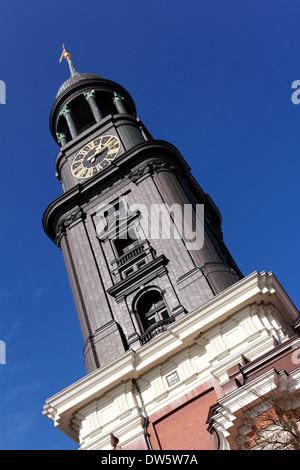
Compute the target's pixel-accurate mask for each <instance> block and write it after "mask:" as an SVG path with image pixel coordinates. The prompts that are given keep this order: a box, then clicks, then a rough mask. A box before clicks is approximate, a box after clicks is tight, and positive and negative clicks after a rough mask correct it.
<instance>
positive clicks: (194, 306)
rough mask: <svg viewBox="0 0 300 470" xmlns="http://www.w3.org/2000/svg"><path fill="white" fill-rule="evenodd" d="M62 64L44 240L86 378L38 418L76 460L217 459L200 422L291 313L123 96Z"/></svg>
mask: <svg viewBox="0 0 300 470" xmlns="http://www.w3.org/2000/svg"><path fill="white" fill-rule="evenodd" d="M62 57H65V59H66V60H67V62H68V64H69V68H70V74H71V76H70V78H68V79H67V80H66V81H65V82H64V83H63V84H62V86H61V87H60V89H59V90H58V92H57V95H56V98H55V101H54V104H53V107H52V110H51V113H50V129H51V133H52V136H53V138H54V140H55V141H56V143H57V145H58V146H59V147H60V149H59V153H58V155H57V157H56V163H55V165H56V176H57V178H58V180H59V181H60V183H61V185H62V189H63V193H62V195H60V196H59V197H57V199H55V200H54V201H53V202H52V203H50V204H49V206H48V207H47V209H46V211H45V213H44V216H43V227H44V230H45V232H46V234H47V235H48V237H49V238H50V239H51V240H52V241H53V242H54V243H55V244H56V245H57V246H58V248H59V249H60V250H61V252H62V255H63V258H64V261H65V265H66V269H67V272H68V277H69V281H70V285H71V289H72V293H73V296H74V301H75V306H76V310H77V314H78V318H79V322H80V326H81V330H82V335H83V356H84V363H85V367H86V371H87V376H86V377H84V378H83V379H81V380H79V381H78V382H76V384H73V385H72V386H70V387H69V388H67V389H66V390H63V391H62V392H60V393H58V394H57V395H55V396H54V397H52V398H50V399H49V400H47V403H46V405H45V411H44V414H45V415H46V416H47V417H49V418H50V419H51V420H53V422H54V423H55V425H56V426H57V427H58V428H59V429H61V430H62V431H63V432H64V433H65V434H67V435H68V436H70V438H72V439H73V440H74V441H76V442H78V444H79V445H80V448H81V449H113V448H117V447H118V446H121V447H122V448H124V449H211V448H213V447H214V448H216V446H217V445H219V444H220V442H221V441H222V442H225V440H226V439H225V437H224V436H223V434H222V435H221V434H220V432H219V430H218V429H217V428H216V427H214V425H213V424H211V426H210V428H209V429H208V425H207V423H208V421H207V419H208V415H209V412H210V410H211V409H213V408H212V407H213V406H214V405H215V404H216V403H217V401H218V399H220V397H222V396H223V395H224V390H225V388H224V387H223V385H224V384H225V385H226V383H227V382H228V380H229V379H230V380H231V381H233V383H234V384H236V381H234V380H235V379H234V380H233V379H232V377H235V376H233V372H230V370H234V371H236V370H238V371H239V370H240V369H239V368H236V367H235V368H234V366H236V364H237V363H238V364H242V365H243V364H246V363H247V364H248V363H249V361H250V362H251V361H252V360H256V359H257V358H258V357H259V356H260V355H261V354H264V353H266V352H268V351H270V350H272V348H273V347H274V344H275V343H276V344H277V345H278V344H280V343H281V342H282V341H284V340H285V339H286V338H289V337H290V336H292V334H293V328H292V326H291V324H292V323H293V322H294V321H295V320H296V318H297V313H296V310H295V308H294V307H293V306H292V304H291V302H290V300H289V299H288V297H287V296H286V294H285V293H284V291H282V290H281V288H280V287H279V284H278V283H277V281H276V280H275V278H274V276H273V274H272V273H268V274H267V273H260V274H259V273H253V274H252V275H250V276H247V277H246V278H244V276H243V275H242V273H241V272H240V270H239V268H238V267H237V265H236V263H235V262H234V260H233V258H232V256H231V255H230V253H229V251H228V249H227V247H226V245H225V243H224V240H223V234H222V230H221V215H220V212H219V210H218V208H217V207H216V205H215V204H214V202H213V201H212V199H211V198H210V197H209V195H208V194H206V193H205V192H204V191H203V190H202V189H201V187H200V186H199V185H198V183H197V181H196V180H195V179H194V178H193V176H192V174H191V172H190V168H189V166H188V164H187V162H186V161H185V160H184V158H183V157H182V155H181V154H180V152H179V151H178V150H177V148H175V147H174V146H173V145H172V144H170V143H168V142H165V141H162V140H156V139H154V138H153V137H152V136H151V134H150V133H149V131H148V130H147V128H146V127H145V126H144V124H143V123H142V121H141V120H140V119H139V118H138V116H137V113H136V107H135V104H134V101H133V99H132V97H131V96H130V94H129V93H128V92H127V91H126V90H125V89H124V88H123V87H122V86H121V85H119V84H118V83H115V82H113V81H111V80H108V79H106V78H104V77H102V76H100V75H95V74H91V73H79V72H78V71H77V70H76V68H75V67H74V65H73V63H72V61H71V57H70V54H69V53H68V52H66V51H65V49H64V50H63V54H62ZM228 371H229V372H228ZM225 385H224V386H225ZM222 387H223V388H222ZM210 416H212V414H210ZM231 416H232V414H231V415H230V417H231ZM221 419H222V417H221V418H220V419H219V421H220V423H221V422H222V421H221ZM220 426H221V424H220ZM225 434H226V433H225ZM225 434H224V435H225ZM216 436H217V437H216ZM220 436H221V437H220ZM222 439H223V440H222ZM216 442H219V444H216ZM226 445H227V444H226ZM226 445H225V444H224V446H223V447H224V448H225V447H226Z"/></svg>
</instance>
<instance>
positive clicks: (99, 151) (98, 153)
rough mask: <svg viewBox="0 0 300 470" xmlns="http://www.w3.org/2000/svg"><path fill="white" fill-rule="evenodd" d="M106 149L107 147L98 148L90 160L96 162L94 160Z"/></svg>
mask: <svg viewBox="0 0 300 470" xmlns="http://www.w3.org/2000/svg"><path fill="white" fill-rule="evenodd" d="M105 150H107V147H104V148H100V149H98V150H97V151H96V153H94V155H93V156H92V157H89V158H88V160H91V163H94V161H95V160H96V157H98V155H100V154H101V153H104V152H105Z"/></svg>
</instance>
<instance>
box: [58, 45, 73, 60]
mask: <svg viewBox="0 0 300 470" xmlns="http://www.w3.org/2000/svg"><path fill="white" fill-rule="evenodd" d="M62 48H63V51H62V54H61V56H60V59H59V63H61V61H62V59H63V57H64V58H65V59H66V60H70V59H71V54H70V52H67V51H66V49H65V45H64V44H63V45H62Z"/></svg>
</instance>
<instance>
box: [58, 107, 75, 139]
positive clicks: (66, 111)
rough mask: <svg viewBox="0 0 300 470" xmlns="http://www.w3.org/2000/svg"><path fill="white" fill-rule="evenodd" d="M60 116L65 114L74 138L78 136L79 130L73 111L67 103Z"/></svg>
mask: <svg viewBox="0 0 300 470" xmlns="http://www.w3.org/2000/svg"><path fill="white" fill-rule="evenodd" d="M59 115H60V116H64V118H65V120H66V121H67V124H68V128H69V131H70V133H71V136H72V139H75V137H77V136H78V131H77V129H76V124H75V121H74V118H73V115H72V111H71V110H70V108H69V107H68V106H67V105H65V106H64V107H63V109H62V110H61V112H60V113H59Z"/></svg>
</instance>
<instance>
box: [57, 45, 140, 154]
mask: <svg viewBox="0 0 300 470" xmlns="http://www.w3.org/2000/svg"><path fill="white" fill-rule="evenodd" d="M63 58H65V59H66V60H67V62H68V65H69V69H70V75H71V76H70V77H69V78H68V79H67V80H66V81H65V82H64V83H63V84H62V85H61V86H60V88H59V90H58V92H57V94H56V98H55V101H54V104H53V106H52V109H51V112H50V120H49V121H50V122H49V125H50V131H51V134H52V136H53V138H54V140H55V141H56V142H57V143H58V144H59V145H60V146H64V145H65V144H66V143H68V142H70V141H71V140H73V139H74V138H76V137H77V136H78V135H79V134H81V133H82V132H84V131H85V130H86V129H88V128H89V127H91V126H93V125H94V124H95V123H97V122H100V121H102V120H103V119H104V118H105V117H106V116H108V115H113V114H116V113H126V114H129V115H132V116H136V108H135V104H134V101H133V99H132V97H131V96H130V94H129V93H128V92H127V91H126V90H125V89H124V88H123V87H122V86H121V85H119V84H117V83H115V82H113V81H111V80H107V79H106V78H104V77H103V76H101V75H98V74H94V73H79V72H78V71H77V70H76V68H75V66H74V64H73V62H72V61H71V54H70V53H69V52H67V51H66V50H65V48H64V46H63V52H62V55H61V58H60V62H61V60H62V59H63Z"/></svg>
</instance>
